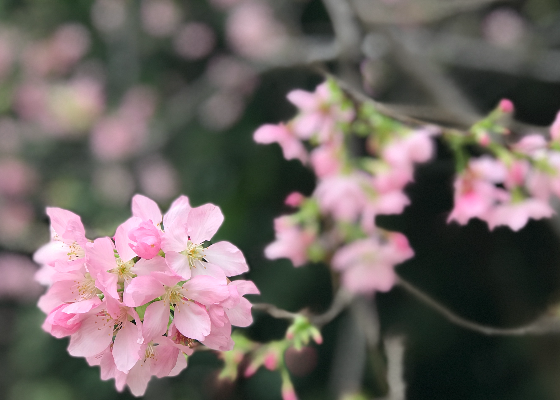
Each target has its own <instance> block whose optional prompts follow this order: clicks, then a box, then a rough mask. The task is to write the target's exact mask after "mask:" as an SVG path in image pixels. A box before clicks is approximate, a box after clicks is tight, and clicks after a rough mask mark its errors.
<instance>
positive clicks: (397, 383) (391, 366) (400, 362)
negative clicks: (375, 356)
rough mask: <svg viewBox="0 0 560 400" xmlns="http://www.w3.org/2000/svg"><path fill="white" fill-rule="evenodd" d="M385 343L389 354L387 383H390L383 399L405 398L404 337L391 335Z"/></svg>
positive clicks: (398, 399)
mask: <svg viewBox="0 0 560 400" xmlns="http://www.w3.org/2000/svg"><path fill="white" fill-rule="evenodd" d="M383 343H384V344H385V354H386V355H387V383H388V384H389V393H388V395H387V396H386V397H384V399H383V400H405V399H406V382H405V381H404V338H402V337H400V336H396V337H389V338H386V339H385V340H384V341H383Z"/></svg>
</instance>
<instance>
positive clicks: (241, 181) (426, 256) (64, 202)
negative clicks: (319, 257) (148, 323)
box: [0, 0, 560, 400]
mask: <svg viewBox="0 0 560 400" xmlns="http://www.w3.org/2000/svg"><path fill="white" fill-rule="evenodd" d="M318 68H320V69H322V70H324V71H329V72H331V73H333V74H334V75H335V76H338V77H340V78H341V79H343V80H345V81H346V82H348V83H349V84H350V85H351V86H353V87H355V88H358V89H359V90H362V91H363V92H364V93H367V94H368V95H369V96H371V97H373V98H374V99H376V100H378V101H381V102H384V103H387V104H389V105H390V106H391V107H392V108H393V109H394V110H396V111H397V112H399V113H402V114H403V115H410V116H414V117H418V118H421V119H424V120H426V121H431V122H436V123H443V124H446V125H453V126H459V127H461V126H468V124H469V123H472V122H473V121H475V120H476V118H477V117H478V116H480V115H483V114H484V113H487V112H488V111H490V110H491V109H492V108H493V107H494V106H495V105H496V104H497V102H498V101H499V100H500V99H501V98H504V97H507V98H510V99H511V100H512V101H513V102H514V104H515V106H516V119H517V120H518V122H517V123H516V124H515V125H514V132H513V133H514V134H524V133H527V132H533V131H541V132H545V131H546V130H545V129H544V128H539V126H548V125H549V124H550V123H551V122H552V120H553V119H554V117H555V114H556V112H557V111H558V109H560V4H559V3H558V2H556V1H555V0H525V1H521V0H519V1H493V0H468V1H467V0H414V1H412V0H347V1H343V0H340V1H338V0H324V1H321V0H284V1H280V2H278V1H272V0H270V1H267V0H189V1H179V0H142V1H133V0H95V1H85V0H25V1H21V0H2V1H0V399H7V400H71V399H92V400H93V399H96V400H99V399H128V398H132V396H131V395H130V394H129V393H128V392H126V391H125V392H124V393H117V392H116V391H115V389H114V382H113V381H108V382H107V381H105V382H103V381H101V380H100V379H99V370H98V368H97V367H94V368H91V367H89V366H87V364H86V362H85V360H83V359H76V358H72V357H71V356H70V355H69V354H68V353H67V352H66V350H65V349H66V346H67V342H68V340H67V339H61V340H57V339H54V338H52V337H50V336H49V335H48V334H46V333H45V332H43V331H42V330H41V328H40V326H41V324H42V322H43V319H44V315H42V313H41V312H40V311H39V310H38V309H37V308H36V305H35V304H36V301H37V299H38V297H39V296H40V295H41V294H42V293H43V291H44V289H43V288H42V287H41V286H40V285H39V283H37V282H35V280H34V274H35V272H36V270H37V268H38V267H37V266H36V265H35V264H34V263H33V262H32V260H31V255H32V253H33V252H34V251H35V250H36V249H37V248H38V247H39V246H40V245H41V244H43V243H45V242H46V241H48V238H49V234H48V223H49V222H48V219H47V218H46V215H45V207H46V206H56V207H62V208H66V209H69V210H71V211H73V212H75V213H77V214H79V215H80V216H81V217H82V220H83V222H84V224H85V226H86V233H87V236H88V237H89V238H90V239H93V238H95V237H98V236H101V235H110V236H112V235H113V234H114V231H115V228H116V227H117V226H118V225H119V224H120V223H121V222H123V221H124V220H125V219H126V218H128V217H129V215H130V199H131V196H132V195H133V194H135V193H142V194H145V195H146V196H149V197H151V198H152V199H154V200H156V201H157V202H158V203H159V204H160V206H161V208H162V210H164V211H165V210H166V208H167V207H168V205H169V204H170V203H171V201H172V200H173V199H174V198H175V197H176V196H178V195H179V194H186V195H188V196H189V198H190V199H191V204H193V205H195V206H198V205H201V204H204V203H207V202H211V203H214V204H216V205H219V206H220V207H221V208H222V210H223V212H224V215H225V216H226V219H225V223H224V224H223V226H222V228H221V229H220V231H219V232H218V234H217V236H216V237H215V239H216V240H228V241H231V242H233V243H234V244H236V245H237V246H239V247H240V248H241V249H242V250H243V252H244V254H245V256H246V258H247V260H248V262H249V265H250V267H251V271H250V273H248V274H247V278H248V279H252V280H254V281H255V283H256V284H257V286H258V287H259V288H260V290H261V293H262V295H261V296H260V298H258V300H257V298H255V297H253V299H252V300H253V301H262V302H270V303H274V304H276V305H277V306H279V307H281V308H285V309H288V310H291V311H297V310H300V309H302V308H304V307H306V308H308V309H310V310H311V311H312V312H317V313H319V312H321V311H324V310H325V309H327V308H328V306H329V303H330V301H331V298H332V291H331V284H330V273H329V271H328V269H327V268H326V267H325V266H324V265H316V264H313V265H308V266H305V267H302V268H298V269H294V268H293V267H292V265H291V263H290V262H289V261H288V260H278V261H269V260H266V259H265V258H264V256H263V249H264V247H265V245H266V244H267V243H270V242H271V241H272V240H273V238H274V233H273V225H272V220H273V218H274V217H276V216H279V215H280V214H282V213H285V212H289V210H288V209H287V208H286V207H285V206H283V200H284V198H285V197H286V196H287V195H288V194H289V193H290V192H292V191H295V190H297V191H301V192H302V193H304V194H310V193H311V192H312V191H313V188H314V177H313V175H312V173H311V172H310V171H308V170H307V169H306V168H305V167H304V166H302V165H301V164H300V163H299V162H298V161H289V162H288V161H285V160H284V159H283V158H282V154H281V151H280V148H279V147H278V146H276V145H273V146H260V145H256V144H255V143H254V142H253V141H252V135H253V132H254V131H255V129H256V128H257V127H258V126H259V125H261V124H263V123H276V122H279V121H282V120H287V119H289V118H291V117H292V116H293V114H294V112H295V109H294V108H293V107H292V106H291V105H290V104H289V103H288V102H287V101H286V100H285V95H286V93H287V92H289V91H290V90H292V89H295V88H302V89H306V90H312V89H314V88H315V86H316V85H317V84H318V83H320V82H321V81H322V80H323V79H324V78H323V77H322V76H321V74H319V73H318V72H317V71H318ZM453 173H454V167H453V160H452V159H451V156H450V154H449V153H448V152H447V151H446V149H445V148H444V147H443V146H438V156H437V160H434V161H433V162H432V163H430V164H427V165H423V166H421V167H420V168H419V169H418V171H417V175H416V181H415V183H414V184H412V185H410V186H409V188H408V194H409V195H410V197H411V199H412V205H411V206H409V207H408V208H407V210H406V212H405V213H404V214H403V215H401V216H397V217H391V218H388V217H385V218H383V219H379V220H378V223H379V224H380V225H382V226H385V227H388V228H391V229H394V230H398V231H401V232H403V233H405V234H406V235H407V236H408V237H409V239H410V242H411V245H412V247H413V248H414V250H415V252H416V257H415V258H414V259H412V260H411V261H409V262H407V263H405V264H403V265H401V266H399V267H398V273H399V274H400V275H401V276H402V277H404V278H406V279H407V280H409V281H410V282H412V283H413V284H414V285H416V286H417V287H419V288H422V290H424V291H426V292H427V293H430V294H431V295H432V296H433V297H435V298H437V299H438V300H439V301H440V302H442V303H443V304H446V305H448V306H449V307H450V308H451V309H453V310H454V311H455V312H457V313H458V314H459V315H463V316H465V317H467V318H469V319H472V320H475V321H478V322H481V323H484V324H489V325H494V326H521V325H523V324H527V323H529V322H531V321H532V320H534V319H535V318H536V317H538V316H539V315H541V314H542V313H544V312H549V313H550V312H555V311H554V310H555V304H556V303H557V302H558V300H559V299H560V295H559V288H560V268H559V267H560V265H559V263H560V246H559V238H558V233H559V232H560V224H558V222H557V221H555V220H553V221H551V222H550V221H548V222H534V221H533V222H530V223H529V224H528V226H527V227H526V228H524V229H523V230H522V231H521V232H519V233H512V232H511V231H509V230H507V229H506V228H499V229H496V230H495V231H494V232H492V233H490V232H488V229H487V227H486V225H485V224H484V223H480V221H471V223H470V224H469V225H468V226H466V227H459V226H457V225H447V224H446V218H447V215H448V213H449V211H450V209H451V208H452V179H453ZM375 300H376V301H375V303H376V304H375V306H376V307H377V308H378V311H379V319H380V326H381V333H382V335H383V336H384V337H393V336H398V337H401V338H402V343H403V345H404V358H403V363H402V369H403V371H404V372H403V373H404V381H405V383H406V398H408V399H507V400H515V399H520V400H521V399H528V398H530V399H559V398H560V340H559V338H558V337H557V336H554V335H544V336H536V337H535V336H534V337H487V336H483V335H481V334H478V333H473V332H469V331H466V330H465V329H463V328H459V327H456V326H453V325H451V324H450V323H449V322H447V321H446V320H444V319H443V318H442V317H441V316H439V315H438V314H436V313H435V312H434V311H432V310H430V309H429V308H426V307H425V306H424V305H422V304H420V303H419V302H418V301H417V300H415V299H414V298H412V297H410V295H408V294H407V293H405V292H404V291H402V290H401V289H398V288H396V289H394V290H392V291H391V292H389V293H386V294H378V295H376V298H375ZM369 303H370V306H371V305H372V304H373V299H370V300H369ZM254 315H255V323H254V325H253V326H251V327H250V328H248V329H245V333H246V334H247V335H248V336H249V337H250V338H252V339H253V340H257V341H269V340H274V339H279V338H281V337H282V336H283V335H284V333H285V329H286V324H285V323H284V322H282V321H278V320H274V319H273V318H271V317H268V316H266V315H263V314H260V313H254ZM352 329H353V328H352V323H351V316H349V315H346V314H343V315H341V316H340V317H339V318H337V319H336V320H335V321H334V322H333V323H331V324H330V325H328V326H327V327H325V329H324V331H323V334H324V339H325V341H324V344H323V345H322V346H320V347H319V346H311V347H310V348H309V349H307V350H306V351H305V353H304V354H303V355H301V354H300V355H297V356H295V358H294V360H295V361H293V362H292V373H293V376H294V382H295V386H296V391H297V392H298V394H299V396H300V398H301V399H335V398H337V394H338V393H341V391H343V390H344V389H345V388H348V387H353V385H354V386H355V387H357V388H363V392H364V394H365V396H366V397H365V398H373V397H374V396H377V397H383V396H385V395H386V391H387V383H386V377H385V368H386V367H385V358H386V354H387V349H386V348H384V346H383V345H382V344H380V345H379V346H377V347H374V348H370V349H369V351H368V352H367V354H365V355H363V356H362V357H357V358H356V357H348V355H352V354H353V353H352V352H353V351H356V348H358V351H359V346H358V347H356V346H353V343H354V341H353V338H354V337H355V336H356V334H355V332H354V333H353V331H352ZM358 336H359V335H358ZM345 355H346V357H345ZM189 363H190V365H189V367H188V368H187V369H186V370H185V371H183V372H182V373H181V375H179V376H178V377H176V378H166V379H161V380H153V381H152V382H151V384H150V386H149V388H148V391H147V393H146V396H145V398H146V399H158V400H167V399H169V400H171V399H189V400H191V399H192V400H197V399H264V400H267V399H270V400H276V399H280V377H279V376H278V374H277V373H275V372H270V371H267V370H260V371H259V372H258V373H257V374H256V375H255V376H254V377H252V378H250V379H244V378H240V379H239V380H238V381H236V382H234V383H231V382H223V381H219V380H217V375H218V373H219V371H220V367H221V361H220V360H219V358H217V357H216V356H215V355H214V354H211V353H209V352H203V353H197V354H196V355H195V356H193V357H191V358H190V359H189ZM298 366H299V367H300V368H298ZM302 366H303V367H305V368H303V367H302ZM349 371H350V372H351V373H350V374H349Z"/></svg>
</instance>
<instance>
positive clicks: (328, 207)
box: [313, 172, 368, 222]
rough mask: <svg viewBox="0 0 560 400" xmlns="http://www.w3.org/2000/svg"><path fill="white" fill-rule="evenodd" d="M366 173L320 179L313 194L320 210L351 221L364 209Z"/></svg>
mask: <svg viewBox="0 0 560 400" xmlns="http://www.w3.org/2000/svg"><path fill="white" fill-rule="evenodd" d="M367 186H368V184H367V175H365V174H360V173H357V172H354V173H352V174H349V175H334V176H329V177H326V178H324V179H322V180H321V181H320V182H319V184H318V185H317V188H316V189H315V192H314V193H313V196H314V197H315V198H316V199H317V202H318V203H319V207H320V208H321V210H322V211H323V212H325V213H327V214H331V215H332V216H333V218H335V219H336V220H340V221H347V222H351V221H354V220H356V219H357V218H358V216H359V215H360V214H361V213H362V211H363V210H364V207H365V205H366V202H367V195H366V193H365V192H364V188H365V187H367Z"/></svg>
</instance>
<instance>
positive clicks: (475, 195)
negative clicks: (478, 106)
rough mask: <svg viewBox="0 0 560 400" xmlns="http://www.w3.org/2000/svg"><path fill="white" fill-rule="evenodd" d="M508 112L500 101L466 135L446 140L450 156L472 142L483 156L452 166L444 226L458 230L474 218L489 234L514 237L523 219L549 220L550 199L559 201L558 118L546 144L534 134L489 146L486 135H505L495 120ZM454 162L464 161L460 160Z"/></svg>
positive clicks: (511, 108) (506, 107)
mask: <svg viewBox="0 0 560 400" xmlns="http://www.w3.org/2000/svg"><path fill="white" fill-rule="evenodd" d="M511 112H513V105H511V103H510V102H509V101H508V100H503V101H502V102H501V103H500V105H499V106H498V108H497V109H496V110H495V111H494V112H493V113H491V114H490V115H489V117H488V118H486V119H485V120H483V121H481V122H479V123H477V124H475V125H474V126H473V128H471V130H470V131H469V133H468V134H467V135H460V136H454V137H452V138H450V140H451V143H452V148H453V149H454V151H455V152H456V153H461V152H466V150H465V148H466V147H467V146H469V145H471V144H473V143H475V142H476V141H478V143H479V144H480V145H482V147H483V148H484V149H486V150H487V151H488V153H489V154H485V155H483V156H480V157H478V158H470V159H468V161H466V162H464V163H463V165H459V166H458V174H457V178H456V180H455V184H454V186H455V195H454V198H455V205H454V208H453V210H452V212H451V214H450V215H449V221H451V220H454V221H457V222H458V223H460V224H463V225H464V224H466V223H467V222H468V221H469V220H470V219H471V218H479V219H481V220H483V221H486V222H487V223H488V226H489V228H490V229H494V228H495V227H496V226H500V225H505V226H508V227H509V228H511V229H513V230H515V231H517V230H519V229H521V228H523V227H524V226H525V225H526V224H527V222H528V220H529V219H541V218H548V217H551V216H552V215H553V214H554V210H553V209H552V207H551V206H550V199H551V197H552V196H560V115H559V116H557V118H556V121H555V122H554V123H553V124H552V126H551V128H550V136H551V140H550V141H547V140H546V139H545V138H544V137H543V136H542V135H539V134H529V135H527V136H524V137H523V138H522V139H521V140H520V141H518V142H517V143H514V144H511V145H507V144H500V143H497V141H495V140H494V141H492V140H490V137H491V136H490V134H489V133H492V131H494V133H502V134H506V133H507V130H505V129H503V128H501V127H500V123H499V122H500V117H501V115H500V114H510V113H511ZM457 158H458V159H465V157H464V155H461V154H460V155H459V157H457Z"/></svg>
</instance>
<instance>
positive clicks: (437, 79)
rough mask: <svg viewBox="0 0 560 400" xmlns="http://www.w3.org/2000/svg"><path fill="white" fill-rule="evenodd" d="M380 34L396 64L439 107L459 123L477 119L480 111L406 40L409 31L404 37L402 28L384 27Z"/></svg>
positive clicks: (410, 41)
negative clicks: (387, 42) (388, 42)
mask: <svg viewBox="0 0 560 400" xmlns="http://www.w3.org/2000/svg"><path fill="white" fill-rule="evenodd" d="M384 33H385V34H386V36H387V38H388V39H389V41H390V43H391V49H392V50H393V54H394V56H395V58H396V60H397V62H398V63H399V65H400V67H401V68H402V69H403V70H404V71H405V72H406V73H407V74H408V75H410V76H411V77H412V78H413V79H414V80H416V81H417V82H418V83H419V84H420V85H422V87H423V88H424V90H426V91H427V92H428V93H429V94H430V95H431V96H432V98H433V99H434V100H435V101H436V103H437V104H438V105H439V106H440V107H442V108H444V109H446V110H448V112H449V113H451V114H453V115H454V116H455V118H456V119H457V122H460V123H462V124H466V125H470V124H472V123H474V122H475V121H476V120H477V119H479V117H480V114H479V113H478V112H477V111H476V110H475V109H474V108H473V106H472V105H471V103H470V101H469V100H468V99H467V98H466V97H465V95H464V94H463V93H462V91H461V90H460V89H459V88H458V87H457V85H456V84H455V82H454V81H453V80H452V79H451V78H449V77H448V76H447V75H446V74H445V72H444V71H443V70H442V69H441V68H440V67H439V66H438V65H436V64H434V63H432V62H431V61H430V60H429V59H428V58H427V57H426V56H425V55H424V51H423V50H421V49H420V47H419V46H417V43H415V42H414V41H413V40H407V39H410V38H411V37H412V36H413V34H409V35H406V36H405V35H403V34H402V30H398V31H397V30H396V29H385V30H384Z"/></svg>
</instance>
